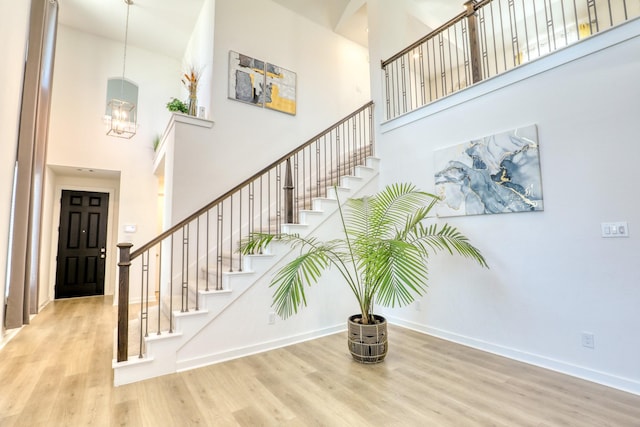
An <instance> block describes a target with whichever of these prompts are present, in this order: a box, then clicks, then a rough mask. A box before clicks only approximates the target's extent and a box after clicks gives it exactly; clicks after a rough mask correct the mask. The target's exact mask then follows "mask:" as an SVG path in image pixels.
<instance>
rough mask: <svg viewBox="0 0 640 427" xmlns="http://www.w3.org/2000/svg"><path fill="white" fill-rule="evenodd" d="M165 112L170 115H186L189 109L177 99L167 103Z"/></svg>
mask: <svg viewBox="0 0 640 427" xmlns="http://www.w3.org/2000/svg"><path fill="white" fill-rule="evenodd" d="M167 110H169V111H171V112H172V113H183V114H187V113H188V112H189V107H188V106H187V104H186V103H184V102H182V101H180V100H179V99H178V98H171V100H170V101H169V102H167Z"/></svg>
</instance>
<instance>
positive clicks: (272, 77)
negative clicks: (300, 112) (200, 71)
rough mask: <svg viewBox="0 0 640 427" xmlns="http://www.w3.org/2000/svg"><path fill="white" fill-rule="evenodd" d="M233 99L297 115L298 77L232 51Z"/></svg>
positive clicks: (231, 78)
mask: <svg viewBox="0 0 640 427" xmlns="http://www.w3.org/2000/svg"><path fill="white" fill-rule="evenodd" d="M228 96H229V98H230V99H234V100H236V101H241V102H245V103H248V104H252V105H256V106H259V107H263V108H270V109H272V110H276V111H282V112H284V113H288V114H292V115H295V114H296V73H294V72H292V71H289V70H286V69H284V68H282V67H279V66H277V65H273V64H270V63H267V62H264V61H262V60H259V59H256V58H252V57H250V56H247V55H243V54H241V53H238V52H234V51H229V93H228Z"/></svg>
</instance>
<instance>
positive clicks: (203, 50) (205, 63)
mask: <svg viewBox="0 0 640 427" xmlns="http://www.w3.org/2000/svg"><path fill="white" fill-rule="evenodd" d="M214 19H215V0H204V2H203V4H202V9H201V10H200V15H199V16H198V22H196V26H195V28H194V29H193V33H192V34H191V38H190V39H189V43H188V45H187V49H186V52H185V55H184V60H183V63H184V64H183V67H184V68H188V67H190V66H193V67H194V68H195V69H196V70H199V71H200V73H201V75H200V80H199V82H198V106H203V107H204V108H205V117H207V116H208V115H209V113H210V112H211V106H212V100H211V83H212V81H213V77H212V76H213V38H214V31H213V23H214ZM188 95H189V94H188V91H187V90H186V89H185V88H183V91H182V98H181V99H186V98H187V96H188Z"/></svg>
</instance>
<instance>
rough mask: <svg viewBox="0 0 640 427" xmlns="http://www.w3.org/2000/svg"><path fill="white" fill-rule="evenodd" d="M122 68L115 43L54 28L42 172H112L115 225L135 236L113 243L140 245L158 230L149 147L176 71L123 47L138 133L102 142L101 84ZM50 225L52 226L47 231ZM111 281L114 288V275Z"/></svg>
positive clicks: (173, 65)
mask: <svg viewBox="0 0 640 427" xmlns="http://www.w3.org/2000/svg"><path fill="white" fill-rule="evenodd" d="M122 60H123V45H122V44H121V43H117V42H113V41H111V40H107V39H104V38H100V37H96V36H93V35H90V34H87V33H82V32H78V31H76V30H74V29H71V28H69V27H65V26H60V27H59V32H58V45H57V49H56V58H55V71H54V80H53V97H52V105H51V124H50V129H49V149H48V156H47V164H48V165H50V166H52V165H53V166H64V167H74V168H76V167H81V168H91V169H95V170H99V171H110V172H116V173H117V172H119V173H120V189H119V193H118V196H119V200H118V202H119V210H118V212H117V213H116V221H117V222H118V223H119V224H135V225H137V232H136V233H135V234H126V233H124V231H123V229H122V227H120V229H117V230H115V231H114V232H115V237H114V240H115V241H117V242H123V241H130V242H132V243H133V244H134V245H141V244H143V243H145V242H146V241H148V240H149V239H151V238H152V237H154V236H155V234H156V233H157V229H158V224H157V221H158V218H157V214H156V207H157V193H158V188H157V178H156V177H155V176H154V175H153V169H152V167H153V148H152V141H153V138H154V136H155V135H157V134H161V133H162V131H163V130H164V128H165V126H166V124H167V122H168V119H169V117H170V113H169V112H168V111H167V110H166V108H165V104H166V103H167V101H168V100H169V98H170V97H171V96H177V95H178V94H179V93H180V79H179V76H180V74H179V73H180V69H181V68H180V67H181V64H180V61H178V60H176V59H173V58H169V57H166V56H163V55H160V54H156V53H152V52H149V51H146V50H143V49H139V48H137V47H135V46H128V48H127V64H126V75H125V77H126V78H127V79H129V80H132V81H134V82H136V83H137V84H138V87H139V94H138V96H139V99H138V106H137V109H138V125H139V127H138V132H137V134H136V135H135V136H134V137H133V138H132V139H129V140H127V139H121V138H114V137H111V136H107V135H106V126H105V124H104V122H103V116H104V113H105V105H106V82H107V79H108V78H110V77H120V76H121V75H122ZM66 183H67V184H72V182H69V181H66ZM49 200H53V205H50V206H48V207H47V208H48V209H50V210H51V211H53V210H54V207H55V204H56V203H58V201H57V200H56V199H55V197H49ZM57 220H58V218H53V220H52V223H56V221H57ZM43 231H44V233H45V234H46V233H48V232H49V233H52V232H53V230H52V229H48V231H47V229H45V230H43ZM55 251H56V248H52V249H51V253H52V256H55ZM107 251H108V252H107V256H108V257H110V258H112V259H115V258H116V257H117V254H116V248H115V247H110V248H107ZM112 279H113V282H114V283H113V285H115V281H116V280H117V279H116V278H115V275H114V276H112ZM113 287H114V286H107V288H111V289H113ZM132 292H133V290H132Z"/></svg>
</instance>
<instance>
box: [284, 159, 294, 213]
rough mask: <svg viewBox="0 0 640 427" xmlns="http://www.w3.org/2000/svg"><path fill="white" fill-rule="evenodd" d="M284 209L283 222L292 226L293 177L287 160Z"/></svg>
mask: <svg viewBox="0 0 640 427" xmlns="http://www.w3.org/2000/svg"><path fill="white" fill-rule="evenodd" d="M283 188H284V209H285V221H286V223H287V224H293V177H292V174H291V161H290V160H289V159H287V165H286V167H285V174H284V187H283Z"/></svg>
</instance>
